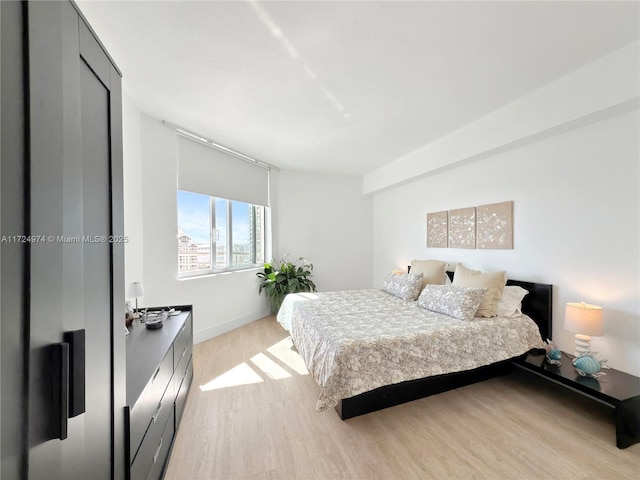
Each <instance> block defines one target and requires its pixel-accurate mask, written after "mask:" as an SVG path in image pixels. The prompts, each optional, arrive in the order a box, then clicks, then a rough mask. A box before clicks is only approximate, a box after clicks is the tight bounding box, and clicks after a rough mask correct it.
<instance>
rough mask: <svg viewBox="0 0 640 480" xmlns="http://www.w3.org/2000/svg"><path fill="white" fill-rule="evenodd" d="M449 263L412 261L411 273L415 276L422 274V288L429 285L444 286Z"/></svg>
mask: <svg viewBox="0 0 640 480" xmlns="http://www.w3.org/2000/svg"><path fill="white" fill-rule="evenodd" d="M446 267H447V262H443V261H441V260H412V261H411V273H413V274H414V275H420V274H422V287H424V286H425V285H428V284H434V285H442V284H444V277H446V276H447V274H446V273H445V271H444V269H445V268H446Z"/></svg>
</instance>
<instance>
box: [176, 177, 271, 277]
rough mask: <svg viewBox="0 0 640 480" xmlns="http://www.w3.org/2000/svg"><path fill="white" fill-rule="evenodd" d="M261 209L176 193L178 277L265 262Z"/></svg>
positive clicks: (202, 196) (214, 198)
mask: <svg viewBox="0 0 640 480" xmlns="http://www.w3.org/2000/svg"><path fill="white" fill-rule="evenodd" d="M264 244H265V241H264V207H262V206H259V205H251V204H249V203H245V202H239V201H235V200H227V199H225V198H216V197H210V196H208V195H202V194H199V193H193V192H187V191H184V190H178V246H177V247H178V275H181V274H184V275H185V276H190V275H194V274H198V273H202V274H206V273H212V272H216V271H224V270H232V269H234V268H238V267H242V266H245V265H246V266H250V265H255V264H261V263H263V262H264V246H265V245H264Z"/></svg>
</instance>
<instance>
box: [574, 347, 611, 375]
mask: <svg viewBox="0 0 640 480" xmlns="http://www.w3.org/2000/svg"><path fill="white" fill-rule="evenodd" d="M597 353H598V352H588V351H587V352H582V353H581V354H580V355H578V356H577V357H576V358H575V359H574V360H573V362H572V363H573V367H574V368H575V369H576V372H578V373H579V374H580V375H582V376H583V377H593V378H597V377H599V376H600V375H606V373H604V372H601V371H600V369H602V368H609V366H608V365H607V361H606V360H598V359H597V358H595V355H596V354H597Z"/></svg>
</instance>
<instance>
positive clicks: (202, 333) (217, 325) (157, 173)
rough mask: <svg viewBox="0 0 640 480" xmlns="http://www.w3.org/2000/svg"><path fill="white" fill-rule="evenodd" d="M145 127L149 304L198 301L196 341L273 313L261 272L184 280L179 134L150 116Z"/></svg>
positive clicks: (144, 211) (143, 121)
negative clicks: (262, 291)
mask: <svg viewBox="0 0 640 480" xmlns="http://www.w3.org/2000/svg"><path fill="white" fill-rule="evenodd" d="M140 130H141V152H142V155H141V159H142V170H141V171H142V182H141V185H140V188H141V191H142V226H143V227H142V228H143V238H142V244H143V282H144V289H145V297H144V305H150V306H151V305H153V306H157V305H179V304H191V305H193V309H194V320H193V321H194V341H195V342H196V343H197V342H200V341H203V340H206V339H208V338H211V337H213V336H215V335H218V334H220V333H223V332H225V331H228V330H230V329H233V328H236V327H238V326H240V325H243V324H245V323H248V322H250V321H253V320H255V319H257V318H260V317H263V316H265V315H267V314H268V313H269V308H268V305H267V303H266V301H265V299H264V297H260V296H258V278H257V277H256V275H255V273H256V271H257V270H247V271H241V272H233V273H227V274H220V275H210V276H206V277H199V278H192V279H183V280H179V279H178V261H177V253H176V246H177V243H176V241H177V240H176V239H177V235H178V227H177V204H176V189H177V142H176V138H177V137H176V133H175V131H174V130H172V129H170V128H168V127H165V126H164V125H163V124H162V123H161V122H160V121H159V120H156V119H153V118H151V117H148V116H146V115H142V117H141V129H140ZM125 209H126V206H125Z"/></svg>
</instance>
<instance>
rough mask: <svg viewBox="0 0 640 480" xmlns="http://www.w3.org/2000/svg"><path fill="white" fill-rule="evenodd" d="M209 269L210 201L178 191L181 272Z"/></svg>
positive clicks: (207, 198)
mask: <svg viewBox="0 0 640 480" xmlns="http://www.w3.org/2000/svg"><path fill="white" fill-rule="evenodd" d="M210 269H211V216H210V215H209V197H208V196H207V195H200V194H198V193H192V192H185V191H182V190H178V272H179V273H181V272H195V271H198V270H210Z"/></svg>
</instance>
